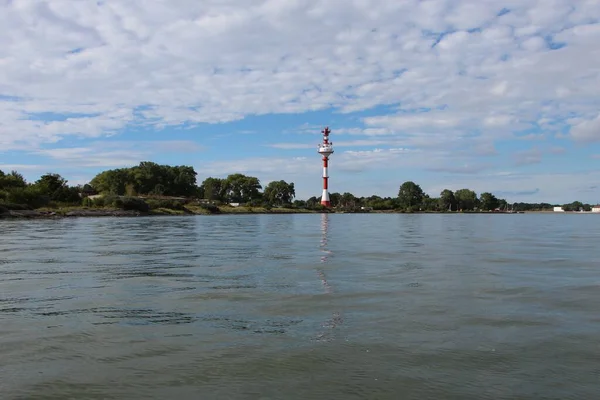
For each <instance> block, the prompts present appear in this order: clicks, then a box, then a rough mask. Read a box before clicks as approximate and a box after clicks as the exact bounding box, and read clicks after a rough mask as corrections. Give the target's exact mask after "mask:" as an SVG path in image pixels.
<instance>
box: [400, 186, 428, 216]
mask: <svg viewBox="0 0 600 400" xmlns="http://www.w3.org/2000/svg"><path fill="white" fill-rule="evenodd" d="M424 196H425V193H424V192H423V189H421V186H419V185H417V184H416V183H414V182H412V181H407V182H404V183H403V184H402V185H401V186H400V189H399V190H398V202H399V205H400V207H402V208H404V209H413V208H416V207H419V206H420V205H421V203H422V202H423V198H424Z"/></svg>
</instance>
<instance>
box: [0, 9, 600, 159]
mask: <svg viewBox="0 0 600 400" xmlns="http://www.w3.org/2000/svg"><path fill="white" fill-rule="evenodd" d="M502 8H507V9H509V12H508V13H505V14H504V15H502V16H497V14H498V13H499V11H500V10H502ZM332 16H335V17H332ZM599 18H600V3H599V2H597V1H594V0H586V1H583V0H582V1H578V2H575V3H574V2H572V1H571V0H552V1H543V2H542V1H536V0H507V1H503V2H497V1H492V0H481V1H467V0H460V1H459V0H435V1H434V0H430V1H417V0H407V1H402V2H394V1H384V0H380V1H375V2H372V1H364V0H318V1H312V2H305V1H300V0H298V1H291V0H290V1H277V0H268V1H267V0H263V1H257V2H252V3H251V4H248V2H247V1H244V0H229V1H216V0H207V1H202V2H198V1H193V0H180V1H177V2H172V1H166V0H162V1H153V2H147V1H142V0H113V1H110V2H92V1H90V2H75V3H74V2H72V1H68V0H52V1H41V0H40V1H26V0H22V1H13V2H3V3H2V5H0V25H1V26H2V27H3V29H2V32H0V71H1V72H2V73H1V74H0V121H2V122H0V146H2V147H4V148H9V147H10V148H16V147H18V146H23V145H34V146H36V145H39V144H40V143H53V142H57V141H58V140H60V139H61V138H64V137H67V136H70V135H76V136H86V137H101V136H104V135H107V134H114V133H117V132H119V130H120V129H122V128H123V127H125V126H126V125H128V124H137V125H143V124H151V125H155V126H158V127H160V126H164V125H173V124H182V123H197V122H223V121H231V120H235V119H239V118H243V117H244V116H246V115H250V114H256V115H260V114H267V113H281V112H285V113H297V112H304V111H310V110H322V109H326V108H330V107H334V108H339V109H340V110H341V111H343V112H349V111H355V110H364V109H367V108H370V107H373V106H377V105H394V104H400V107H401V109H402V110H412V109H418V108H432V109H436V108H438V107H445V108H444V110H443V111H437V112H435V113H433V114H431V115H426V116H424V115H416V116H411V115H406V114H401V115H398V116H382V117H371V118H370V119H367V120H366V123H367V129H371V130H370V131H367V130H365V131H364V132H363V133H364V134H365V135H373V136H375V135H389V134H393V133H396V132H397V131H398V130H404V131H407V130H409V131H412V132H413V133H415V134H418V135H421V134H423V133H424V132H425V133H426V132H431V131H437V132H441V131H446V130H448V131H447V132H446V137H448V140H452V138H453V137H458V136H460V135H462V134H463V133H464V132H465V130H480V131H481V135H483V136H487V137H488V140H490V141H494V140H503V139H507V138H509V137H510V134H509V133H510V132H513V131H515V130H519V129H523V128H524V127H525V126H528V125H529V124H532V123H535V122H536V121H537V120H539V119H546V120H549V121H550V122H554V123H555V124H558V123H561V121H563V120H565V119H566V118H573V116H576V117H578V118H583V119H584V120H591V119H592V118H593V117H595V116H596V114H595V113H597V108H598V107H597V100H596V98H597V90H596V89H597V88H598V87H600V73H599V72H598V71H599V67H600V48H599V47H598V46H597V43H598V40H599V39H600V25H599V24H598V23H597V21H598V19H599ZM475 28H479V29H478V30H475V31H471V30H472V29H475ZM431 32H437V33H438V34H439V33H442V32H449V33H448V34H446V35H444V36H443V37H441V38H440V37H438V36H437V34H431ZM547 38H552V39H551V40H552V41H553V43H555V44H556V43H563V44H565V45H566V46H565V47H563V48H561V49H559V50H554V51H551V49H550V48H549V44H548V43H547ZM438 40H439V42H438ZM436 43H437V44H436ZM434 44H435V45H434ZM42 112H46V113H48V112H49V113H55V114H64V113H71V114H73V115H72V116H71V117H69V118H67V119H64V120H56V121H51V122H41V121H40V120H39V118H34V119H31V113H34V114H35V113H42ZM82 114H83V115H82ZM499 129H502V132H504V134H503V136H502V137H500V139H498V135H497V131H498V130H499ZM582 130H583V131H585V126H584V127H580V128H579V131H580V132H581V131H582ZM577 132H578V131H577V129H574V136H573V137H574V138H577V135H576V134H577ZM579 135H580V137H581V135H582V134H581V133H580V134H579ZM584 136H585V135H584Z"/></svg>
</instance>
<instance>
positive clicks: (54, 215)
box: [0, 207, 593, 219]
mask: <svg viewBox="0 0 600 400" xmlns="http://www.w3.org/2000/svg"><path fill="white" fill-rule="evenodd" d="M236 214H239V215H248V214H487V215H497V214H593V213H591V212H589V213H580V212H562V213H556V212H554V211H522V212H518V213H517V212H515V213H508V212H493V211H466V212H457V211H452V212H448V211H417V212H411V213H408V212H404V211H397V210H371V211H363V212H361V211H358V212H352V211H336V210H307V209H289V208H272V209H265V208H262V207H254V208H245V207H240V208H237V207H219V210H218V211H216V212H210V211H208V210H205V209H202V208H194V209H190V208H185V209H183V210H173V209H165V208H162V209H156V210H151V211H149V212H140V211H134V210H121V209H108V208H107V209H93V208H77V207H73V208H67V209H56V210H53V209H40V210H9V211H8V212H5V213H0V219H62V218H90V217H119V218H123V217H129V218H131V217H164V216H198V215H206V216H210V215H236Z"/></svg>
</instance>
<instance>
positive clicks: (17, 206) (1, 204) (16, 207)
mask: <svg viewBox="0 0 600 400" xmlns="http://www.w3.org/2000/svg"><path fill="white" fill-rule="evenodd" d="M0 209H2V210H4V212H6V211H8V210H16V211H22V210H31V207H29V206H27V205H26V204H16V203H5V202H0ZM0 212H1V211H0Z"/></svg>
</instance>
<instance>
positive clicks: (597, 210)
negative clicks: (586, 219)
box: [592, 205, 600, 213]
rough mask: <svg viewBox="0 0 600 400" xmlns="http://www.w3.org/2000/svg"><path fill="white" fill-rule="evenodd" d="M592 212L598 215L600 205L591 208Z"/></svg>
mask: <svg viewBox="0 0 600 400" xmlns="http://www.w3.org/2000/svg"><path fill="white" fill-rule="evenodd" d="M592 212H597V213H600V205H597V206H593V207H592Z"/></svg>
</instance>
